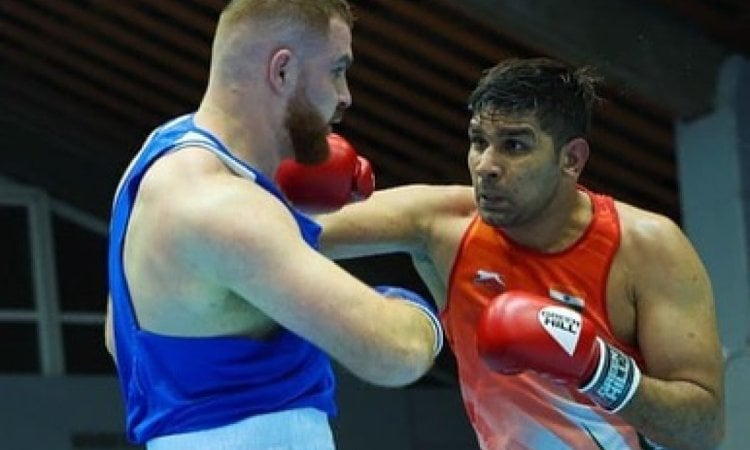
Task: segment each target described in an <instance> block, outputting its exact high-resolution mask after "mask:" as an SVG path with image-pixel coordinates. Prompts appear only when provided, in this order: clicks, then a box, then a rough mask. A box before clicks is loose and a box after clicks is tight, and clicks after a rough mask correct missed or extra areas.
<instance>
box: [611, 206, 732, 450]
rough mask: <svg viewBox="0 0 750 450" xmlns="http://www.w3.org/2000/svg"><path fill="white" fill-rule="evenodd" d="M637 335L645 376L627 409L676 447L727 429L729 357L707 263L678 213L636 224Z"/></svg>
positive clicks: (701, 444) (647, 430)
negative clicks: (674, 218)
mask: <svg viewBox="0 0 750 450" xmlns="http://www.w3.org/2000/svg"><path fill="white" fill-rule="evenodd" d="M632 244H633V247H632V248H631V249H630V250H631V251H634V253H633V254H635V255H640V256H638V263H639V264H638V265H637V266H635V267H637V268H636V269H635V270H634V285H633V291H634V295H635V297H636V321H637V338H638V343H639V347H640V349H641V352H642V354H643V356H644V358H645V361H646V367H645V370H644V377H643V379H642V382H641V385H640V386H639V388H638V391H637V393H636V395H635V397H634V398H633V401H632V402H631V403H630V404H629V405H628V406H627V407H626V408H625V409H624V410H623V411H622V415H623V417H624V418H625V419H626V420H627V421H629V422H630V423H631V424H632V425H634V426H635V427H636V428H638V429H639V430H640V431H641V432H642V433H644V434H645V435H646V436H647V437H649V438H650V439H652V440H654V441H656V442H657V443H660V444H662V445H665V446H667V447H670V448H680V449H709V448H713V447H714V446H715V445H716V444H717V443H718V441H719V440H720V439H721V437H722V435H723V427H724V417H723V415H724V414H723V412H724V409H723V384H722V383H723V362H722V354H721V347H720V343H719V337H718V332H717V325H716V316H715V311H714V304H713V296H712V293H711V286H710V282H709V280H708V276H707V274H706V271H705V269H704V267H703V265H702V263H701V261H700V259H699V257H698V255H697V254H696V252H695V251H694V249H693V247H692V246H691V244H690V243H689V242H688V240H687V238H686V237H685V236H684V235H683V233H682V232H681V231H680V230H679V228H678V227H677V226H676V225H675V224H673V223H672V222H671V221H669V220H667V219H664V218H651V219H648V220H647V221H643V222H642V223H640V224H639V225H637V226H636V229H635V234H634V238H633V242H632Z"/></svg>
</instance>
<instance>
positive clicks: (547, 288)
mask: <svg viewBox="0 0 750 450" xmlns="http://www.w3.org/2000/svg"><path fill="white" fill-rule="evenodd" d="M619 244H620V241H619V236H618V235H617V234H616V233H613V234H607V233H603V234H590V235H588V236H586V237H584V238H583V239H581V241H579V242H577V243H576V245H574V246H572V247H571V248H569V249H567V250H565V251H563V252H559V253H554V254H545V253H539V252H535V251H533V250H529V249H525V248H523V247H520V246H517V245H515V244H513V243H512V242H510V241H508V240H507V239H506V238H504V237H503V236H501V235H499V234H498V233H497V232H493V231H492V230H489V231H488V230H486V229H485V230H483V231H482V232H471V231H469V232H468V233H466V234H465V235H464V236H463V238H462V240H461V241H460V242H459V244H458V246H457V248H456V250H455V252H454V253H455V257H454V261H453V264H452V267H451V269H450V272H449V274H448V276H447V278H446V280H447V286H448V291H447V297H448V306H447V308H448V309H449V310H450V315H451V316H452V317H454V318H456V319H458V320H459V321H460V322H462V323H464V324H468V325H469V326H470V324H472V323H474V322H475V320H476V319H477V318H478V315H479V313H480V312H481V311H482V310H483V308H484V307H485V306H486V305H487V303H488V302H489V301H490V300H491V299H492V298H494V297H495V296H497V295H499V294H500V293H502V292H503V291H506V290H523V291H526V292H531V293H534V294H537V295H540V296H545V297H549V298H552V299H554V300H557V301H559V302H560V303H562V304H566V305H568V306H570V307H572V308H574V309H576V310H579V311H581V312H582V313H583V315H584V316H585V317H587V318H588V319H589V320H591V321H593V322H594V323H595V325H596V327H597V328H598V329H599V330H600V333H602V334H605V335H611V336H612V337H613V338H615V339H616V340H618V341H620V342H623V343H626V344H629V345H633V344H634V343H635V342H636V336H635V335H636V333H635V328H636V323H635V308H634V302H633V300H632V299H633V296H632V295H631V291H630V289H629V287H628V286H629V281H628V280H629V277H628V273H629V272H628V270H627V267H626V266H625V262H624V260H625V259H624V258H621V257H620V247H619Z"/></svg>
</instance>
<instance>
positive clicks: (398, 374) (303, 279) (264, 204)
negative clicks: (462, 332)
mask: <svg viewBox="0 0 750 450" xmlns="http://www.w3.org/2000/svg"><path fill="white" fill-rule="evenodd" d="M227 178H229V177H223V179H221V180H220V181H215V182H213V183H214V184H215V185H212V186H203V187H202V188H201V190H200V192H210V196H206V195H204V196H201V195H194V196H190V198H191V202H190V204H189V205H183V207H182V208H181V210H179V211H173V212H172V213H173V215H174V217H179V224H180V227H176V228H174V229H175V230H176V231H175V233H174V234H173V237H172V239H174V248H175V249H176V252H177V254H178V255H179V256H177V257H178V258H179V259H180V260H181V261H187V263H188V264H189V265H190V266H191V267H192V272H193V273H194V274H196V275H198V276H201V277H204V278H205V280H206V282H207V283H212V284H214V285H217V286H223V287H225V288H227V289H228V290H230V291H232V292H234V293H235V294H237V295H239V296H240V297H241V298H244V299H245V300H247V301H248V302H250V303H251V304H253V305H254V306H255V307H256V308H258V309H259V310H261V311H262V312H263V313H265V314H266V315H268V316H269V317H271V318H272V319H273V320H274V321H276V322H277V323H279V324H281V325H282V326H284V327H285V328H287V329H289V330H291V331H293V332H295V333H296V334H298V335H300V336H303V337H305V338H306V339H308V340H310V341H311V342H313V343H314V344H316V345H317V346H319V347H320V348H322V349H323V350H325V351H326V352H327V353H329V354H330V355H331V356H332V357H333V358H334V359H336V360H337V361H339V362H340V363H341V364H342V365H343V366H344V367H346V368H347V369H349V370H350V371H352V372H353V373H354V374H356V375H358V376H359V377H361V378H363V379H364V380H366V381H369V382H371V383H374V384H378V385H385V386H397V385H404V384H407V383H410V382H412V381H415V380H416V379H417V378H419V377H420V376H421V375H423V374H424V373H425V372H426V371H427V370H428V369H429V367H430V366H431V364H432V360H433V356H434V355H433V346H434V337H433V331H432V327H431V325H430V322H429V320H428V319H427V318H426V317H425V316H424V314H423V313H422V312H420V311H419V310H418V309H417V308H415V307H414V306H412V305H410V304H408V303H405V302H400V301H395V300H388V299H385V298H384V297H382V296H380V295H378V294H376V293H375V291H374V290H373V289H371V288H370V287H368V286H366V285H365V284H363V283H361V282H360V281H358V280H357V279H356V278H354V277H353V276H351V275H349V274H348V273H346V272H345V271H344V270H342V269H341V268H339V267H338V266H337V265H336V264H334V263H333V262H331V261H329V260H328V259H326V258H325V257H323V256H322V255H320V254H319V253H317V252H316V251H315V250H313V249H312V248H310V247H309V246H308V245H307V244H306V243H304V241H303V240H302V239H301V238H300V236H299V230H298V228H297V224H296V223H295V222H294V221H293V219H292V217H291V215H290V214H289V212H288V211H287V210H286V209H285V208H284V207H283V206H282V205H281V204H280V203H279V202H278V201H277V200H276V199H275V198H273V197H271V196H270V195H268V194H267V193H266V192H265V191H263V190H261V189H260V188H258V187H257V186H252V187H247V182H245V181H241V180H234V179H227ZM238 205H247V207H243V206H238Z"/></svg>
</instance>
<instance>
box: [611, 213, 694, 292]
mask: <svg viewBox="0 0 750 450" xmlns="http://www.w3.org/2000/svg"><path fill="white" fill-rule="evenodd" d="M617 210H618V212H619V215H620V219H621V220H620V223H621V226H622V243H621V247H620V252H619V257H620V258H622V260H623V261H624V262H625V264H626V267H627V269H628V271H629V273H631V274H632V276H633V277H632V280H631V281H632V282H633V283H634V284H635V286H636V290H639V291H643V290H645V289H649V290H668V289H672V288H675V286H679V289H680V290H681V289H683V288H685V287H688V286H692V289H693V291H694V292H696V293H697V292H701V293H704V291H706V286H707V285H708V283H709V282H708V278H707V274H706V270H705V267H704V266H703V262H702V261H701V259H700V256H699V255H698V253H697V251H696V249H695V248H694V246H693V244H692V243H691V242H690V240H689V239H688V237H687V236H686V235H685V233H684V232H683V231H682V229H681V228H680V226H679V225H678V224H677V223H675V222H674V221H673V220H672V219H670V218H669V217H666V216H664V215H662V214H658V213H654V212H651V211H647V210H644V209H641V208H637V207H634V206H632V205H627V204H625V203H619V202H618V203H617ZM675 289H677V288H675ZM683 297H685V296H683Z"/></svg>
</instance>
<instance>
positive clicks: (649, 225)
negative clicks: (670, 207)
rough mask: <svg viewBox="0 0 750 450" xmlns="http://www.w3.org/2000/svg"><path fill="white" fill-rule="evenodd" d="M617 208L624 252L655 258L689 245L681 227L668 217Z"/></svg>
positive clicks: (620, 204) (629, 207)
mask: <svg viewBox="0 0 750 450" xmlns="http://www.w3.org/2000/svg"><path fill="white" fill-rule="evenodd" d="M616 206H617V212H618V214H619V216H620V224H621V229H622V239H623V245H624V246H626V247H625V248H626V249H632V250H633V251H634V252H636V253H638V254H642V255H646V254H648V255H653V256H658V255H661V254H663V252H664V251H668V250H670V249H671V250H675V251H677V250H679V249H680V248H683V247H684V246H685V245H688V246H689V245H690V244H689V242H688V241H687V237H686V236H685V234H684V233H683V231H682V229H681V228H680V226H679V225H678V224H677V223H675V222H674V221H673V220H672V219H670V218H669V217H667V216H665V215H663V214H659V213H656V212H653V211H648V210H645V209H642V208H638V207H636V206H633V205H630V204H627V203H624V202H616ZM664 256H666V255H664Z"/></svg>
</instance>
